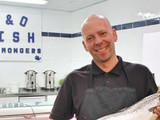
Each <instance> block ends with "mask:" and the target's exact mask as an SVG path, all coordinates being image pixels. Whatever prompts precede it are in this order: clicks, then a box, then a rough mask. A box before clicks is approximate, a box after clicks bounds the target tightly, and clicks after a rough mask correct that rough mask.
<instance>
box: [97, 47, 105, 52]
mask: <svg viewBox="0 0 160 120" xmlns="http://www.w3.org/2000/svg"><path fill="white" fill-rule="evenodd" d="M96 51H97V52H103V51H106V48H105V47H103V48H101V49H97V50H96Z"/></svg>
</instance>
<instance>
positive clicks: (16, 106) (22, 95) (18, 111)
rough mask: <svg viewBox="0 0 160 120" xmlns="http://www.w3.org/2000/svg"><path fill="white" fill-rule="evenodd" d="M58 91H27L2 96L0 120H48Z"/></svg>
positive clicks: (0, 97) (38, 89) (0, 96)
mask: <svg viewBox="0 0 160 120" xmlns="http://www.w3.org/2000/svg"><path fill="white" fill-rule="evenodd" d="M57 93H58V90H45V89H43V88H37V90H36V91H35V90H34V91H32V90H29V91H28V90H26V89H24V88H20V89H19V92H18V93H5V94H0V120H27V119H30V120H32V119H33V120H47V119H48V116H49V114H50V111H51V109H52V107H53V104H54V101H55V98H56V96H57Z"/></svg>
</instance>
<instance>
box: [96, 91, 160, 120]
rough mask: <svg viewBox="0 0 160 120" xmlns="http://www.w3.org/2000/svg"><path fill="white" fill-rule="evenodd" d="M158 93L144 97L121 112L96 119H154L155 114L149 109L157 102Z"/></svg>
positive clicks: (159, 94)
mask: <svg viewBox="0 0 160 120" xmlns="http://www.w3.org/2000/svg"><path fill="white" fill-rule="evenodd" d="M159 96H160V93H155V94H152V95H150V96H147V97H145V98H144V99H142V100H140V101H139V102H137V103H135V104H134V105H132V106H130V107H128V108H127V109H125V110H122V111H121V112H118V113H114V114H110V115H107V116H104V117H102V118H99V119H98V120H156V118H157V115H156V114H153V113H152V112H151V111H149V109H150V108H153V107H155V106H157V105H158V104H159V102H160V101H159Z"/></svg>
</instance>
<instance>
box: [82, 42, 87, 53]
mask: <svg viewBox="0 0 160 120" xmlns="http://www.w3.org/2000/svg"><path fill="white" fill-rule="evenodd" d="M82 44H83V47H84V49H85V50H86V51H88V48H87V46H86V44H85V41H84V40H83V41H82Z"/></svg>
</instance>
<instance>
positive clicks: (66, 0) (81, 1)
mask: <svg viewBox="0 0 160 120" xmlns="http://www.w3.org/2000/svg"><path fill="white" fill-rule="evenodd" d="M104 1H107V0H48V3H47V4H46V5H31V4H21V3H9V2H2V1H0V4H1V5H12V6H23V7H31V8H39V9H48V10H56V11H65V12H74V11H77V10H80V9H83V8H86V7H90V6H93V5H95V4H98V3H101V2H104Z"/></svg>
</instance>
